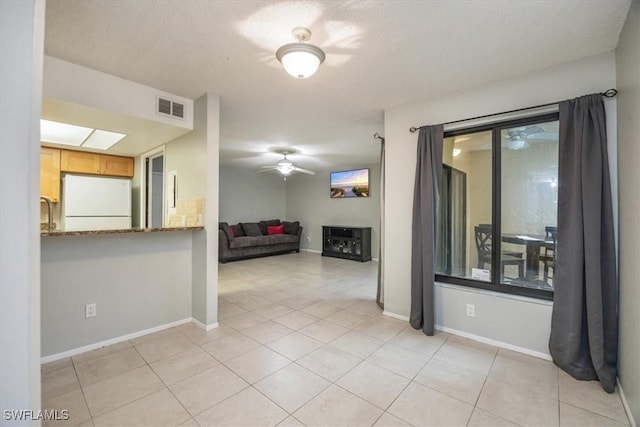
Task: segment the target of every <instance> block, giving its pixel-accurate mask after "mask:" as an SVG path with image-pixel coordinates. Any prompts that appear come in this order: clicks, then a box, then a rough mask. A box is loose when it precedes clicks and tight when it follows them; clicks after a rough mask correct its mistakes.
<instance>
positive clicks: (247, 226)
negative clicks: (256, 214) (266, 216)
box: [241, 222, 262, 237]
mask: <svg viewBox="0 0 640 427" xmlns="http://www.w3.org/2000/svg"><path fill="white" fill-rule="evenodd" d="M241 224H242V229H243V230H244V234H246V235H247V236H254V237H255V236H262V232H261V231H260V227H258V224H257V223H255V222H242V223H241Z"/></svg>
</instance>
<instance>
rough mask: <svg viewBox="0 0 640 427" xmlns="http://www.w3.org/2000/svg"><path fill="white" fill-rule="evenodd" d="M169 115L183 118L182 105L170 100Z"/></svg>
mask: <svg viewBox="0 0 640 427" xmlns="http://www.w3.org/2000/svg"><path fill="white" fill-rule="evenodd" d="M171 104H172V108H171V115H172V116H174V117H180V118H181V119H182V118H184V105H182V104H178V103H177V102H172V103H171Z"/></svg>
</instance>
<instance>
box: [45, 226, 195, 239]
mask: <svg viewBox="0 0 640 427" xmlns="http://www.w3.org/2000/svg"><path fill="white" fill-rule="evenodd" d="M197 230H204V227H203V226H196V227H167V228H164V227H163V228H127V229H122V230H89V231H52V232H48V231H41V232H40V236H47V237H54V236H92V235H99V234H125V233H157V232H162V231H197Z"/></svg>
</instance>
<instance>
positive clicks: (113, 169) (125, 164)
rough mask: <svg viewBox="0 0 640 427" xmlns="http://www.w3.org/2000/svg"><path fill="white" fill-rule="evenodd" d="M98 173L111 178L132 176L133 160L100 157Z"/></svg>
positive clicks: (129, 158)
mask: <svg viewBox="0 0 640 427" xmlns="http://www.w3.org/2000/svg"><path fill="white" fill-rule="evenodd" d="M100 173H101V174H102V175H111V176H126V177H132V176H133V158H132V157H121V156H105V155H103V154H101V155H100Z"/></svg>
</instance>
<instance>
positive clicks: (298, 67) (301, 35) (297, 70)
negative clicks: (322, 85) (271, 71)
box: [276, 27, 324, 79]
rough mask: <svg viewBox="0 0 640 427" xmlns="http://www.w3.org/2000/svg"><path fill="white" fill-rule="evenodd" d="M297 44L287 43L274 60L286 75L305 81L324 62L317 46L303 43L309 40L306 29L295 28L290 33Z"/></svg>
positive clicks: (309, 35)
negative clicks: (282, 67) (276, 60)
mask: <svg viewBox="0 0 640 427" xmlns="http://www.w3.org/2000/svg"><path fill="white" fill-rule="evenodd" d="M291 34H293V37H294V38H295V39H296V40H298V42H297V43H289V44H285V45H284V46H282V47H280V49H278V50H277V51H276V58H278V61H280V62H281V63H282V65H283V66H284V69H285V70H286V71H287V73H289V74H291V75H292V76H293V77H295V78H297V79H306V78H307V77H311V76H312V75H314V74H315V72H316V71H318V68H319V67H320V64H322V63H323V62H324V52H323V51H322V49H320V48H319V47H318V46H315V45H312V44H309V43H304V42H305V41H307V40H309V39H310V38H311V31H309V29H308V28H304V27H296V28H294V29H293V31H291Z"/></svg>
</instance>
